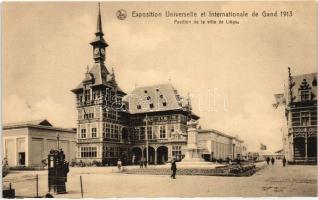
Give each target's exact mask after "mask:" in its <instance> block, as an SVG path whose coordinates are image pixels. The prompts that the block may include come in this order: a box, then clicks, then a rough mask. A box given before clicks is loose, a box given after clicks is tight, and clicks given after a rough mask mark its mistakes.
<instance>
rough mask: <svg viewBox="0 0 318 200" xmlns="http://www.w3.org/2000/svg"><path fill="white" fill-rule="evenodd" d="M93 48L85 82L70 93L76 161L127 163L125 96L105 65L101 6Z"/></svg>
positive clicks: (113, 74) (105, 46)
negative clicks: (73, 100) (75, 115)
mask: <svg viewBox="0 0 318 200" xmlns="http://www.w3.org/2000/svg"><path fill="white" fill-rule="evenodd" d="M90 44H91V45H92V47H93V59H94V64H93V66H92V67H91V68H90V67H89V66H88V67H87V71H86V73H85V78H84V80H83V81H82V82H81V83H80V84H79V85H78V86H77V87H76V88H75V89H73V90H72V92H73V93H74V94H75V95H76V100H77V111H78V122H77V156H76V158H77V161H82V162H85V163H92V162H99V163H102V164H106V165H109V164H115V163H116V162H117V160H118V159H119V158H120V159H122V161H123V162H125V161H127V160H128V156H129V155H128V150H129V149H128V144H129V141H128V139H129V138H128V129H127V118H128V114H127V112H126V111H125V106H124V105H123V103H122V97H123V96H125V95H126V93H125V92H123V91H122V90H121V89H120V88H119V87H118V84H117V82H116V79H115V73H114V71H112V73H110V72H109V71H108V70H107V67H106V65H105V63H104V62H105V60H106V59H105V54H106V48H107V47H108V44H107V42H106V41H105V40H104V33H103V30H102V20H101V12H100V6H99V8H98V17H97V29H96V32H95V38H94V40H93V41H92V42H91V43H90Z"/></svg>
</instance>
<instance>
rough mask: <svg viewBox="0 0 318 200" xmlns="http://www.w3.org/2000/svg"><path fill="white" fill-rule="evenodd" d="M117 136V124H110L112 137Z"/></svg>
mask: <svg viewBox="0 0 318 200" xmlns="http://www.w3.org/2000/svg"><path fill="white" fill-rule="evenodd" d="M114 137H115V125H114V124H111V125H110V138H114Z"/></svg>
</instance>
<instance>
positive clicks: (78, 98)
mask: <svg viewBox="0 0 318 200" xmlns="http://www.w3.org/2000/svg"><path fill="white" fill-rule="evenodd" d="M82 98H83V95H82V94H78V95H77V103H82Z"/></svg>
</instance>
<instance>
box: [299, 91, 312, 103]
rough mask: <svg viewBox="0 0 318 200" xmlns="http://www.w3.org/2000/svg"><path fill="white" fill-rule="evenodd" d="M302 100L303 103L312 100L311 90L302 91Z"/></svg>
mask: <svg viewBox="0 0 318 200" xmlns="http://www.w3.org/2000/svg"><path fill="white" fill-rule="evenodd" d="M300 98H301V101H309V100H310V97H309V90H301V91H300Z"/></svg>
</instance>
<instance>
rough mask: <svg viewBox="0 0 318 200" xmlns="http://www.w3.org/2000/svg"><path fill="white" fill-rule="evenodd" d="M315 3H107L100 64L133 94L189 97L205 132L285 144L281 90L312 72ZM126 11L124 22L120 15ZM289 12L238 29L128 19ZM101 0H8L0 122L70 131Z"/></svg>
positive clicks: (253, 144)
mask: <svg viewBox="0 0 318 200" xmlns="http://www.w3.org/2000/svg"><path fill="white" fill-rule="evenodd" d="M315 8H316V7H315V2H311V3H310V2H298V3H297V2H293V3H290V2H289V3H288V2H285V3H277V2H276V3H275V2H267V3H251V2H245V3H242V2H232V3H229V2H227V3H224V2H214V3H213V2H209V3H208V2H206V3H191V2H187V3H185V2H183V3H169V2H161V3H155V2H152V3H150V2H139V3H136V2H129V3H127V2H117V3H112V2H103V3H102V4H101V12H102V21H103V30H104V33H105V39H106V40H107V42H108V43H109V44H110V46H109V47H108V48H107V51H106V52H107V59H106V64H107V67H108V69H109V70H110V69H111V67H113V68H114V69H115V72H116V78H117V81H118V83H119V85H120V86H121V88H122V89H124V91H126V92H127V93H129V92H130V91H131V90H132V89H133V88H134V87H135V86H136V85H137V86H145V85H152V84H157V83H165V82H168V81H169V79H170V81H171V82H172V84H173V85H174V87H175V88H176V89H177V90H178V91H179V92H180V93H181V95H183V96H187V93H188V92H189V93H190V95H191V97H192V103H193V110H194V112H195V113H196V114H198V115H199V116H200V117H201V119H200V124H201V126H202V128H213V129H217V130H220V131H224V132H225V133H227V134H230V135H234V136H235V135H238V136H239V137H240V138H241V139H243V140H244V141H245V142H246V143H247V145H248V148H249V149H250V150H258V148H259V144H260V142H262V143H264V144H266V145H267V146H268V147H269V150H272V151H276V150H278V149H280V148H282V146H281V145H282V142H281V140H282V139H281V135H282V133H281V131H280V128H281V127H282V126H283V125H284V118H283V108H279V109H277V110H275V109H273V107H272V103H273V102H274V97H273V94H275V93H280V92H282V91H283V85H284V81H285V80H287V67H291V68H292V73H293V74H302V73H311V72H316V67H317V66H316V61H317V57H316V55H317V49H316V47H317V46H316V43H317V40H316V34H317V30H316V26H315V25H316V15H315V13H316V9H315ZM119 9H125V10H126V11H127V13H128V17H127V19H126V20H118V19H117V18H116V11H117V10H119ZM253 10H255V11H257V12H259V13H260V14H261V12H262V11H264V10H265V11H276V10H277V11H292V12H293V16H292V17H288V18H287V17H266V18H265V17H258V18H252V17H248V18H244V19H239V21H240V24H239V25H194V24H183V25H182V24H179V25H176V24H174V23H173V20H174V19H173V18H164V17H162V18H133V17H132V16H131V12H132V11H137V12H150V11H155V12H165V11H171V12H173V11H175V12H184V11H195V12H198V13H200V12H203V11H221V12H226V11H234V12H241V11H246V12H250V13H251V12H252V11H253ZM96 17H97V3H87V2H82V3H72V2H64V3H52V2H51V3H4V4H3V9H2V27H3V29H2V30H3V32H2V33H3V35H2V36H3V38H2V44H3V51H2V59H3V65H2V66H3V68H2V94H3V98H2V100H3V116H2V118H3V122H4V123H7V122H19V121H24V120H33V119H39V118H46V119H48V120H49V121H50V122H52V123H53V124H54V125H56V126H61V127H75V126H76V117H77V115H76V109H75V98H74V95H73V94H72V93H71V92H70V90H71V89H73V88H74V87H76V86H77V84H78V83H80V81H81V80H82V79H83V78H84V72H85V71H86V66H87V65H89V66H92V64H93V59H92V48H91V46H90V45H89V42H90V41H91V40H92V39H93V38H94V32H95V30H96Z"/></svg>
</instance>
